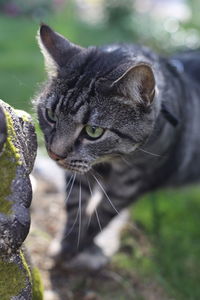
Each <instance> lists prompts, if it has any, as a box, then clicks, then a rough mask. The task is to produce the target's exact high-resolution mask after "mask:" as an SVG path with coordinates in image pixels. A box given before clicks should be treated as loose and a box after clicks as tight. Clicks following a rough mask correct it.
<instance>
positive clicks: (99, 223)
mask: <svg viewBox="0 0 200 300" xmlns="http://www.w3.org/2000/svg"><path fill="white" fill-rule="evenodd" d="M86 178H87V182H88V187H89V190H90V194H91V197H93V191H92V188H91V185H90V182H89V179H88V176H87V175H86ZM95 215H96V218H97V222H98V225H99V229H100V231H102V227H101V222H100V220H99V216H98V211H97V208H96V207H95ZM91 219H92V214H91V215H90V217H89V220H88V227H89V226H90V222H91Z"/></svg>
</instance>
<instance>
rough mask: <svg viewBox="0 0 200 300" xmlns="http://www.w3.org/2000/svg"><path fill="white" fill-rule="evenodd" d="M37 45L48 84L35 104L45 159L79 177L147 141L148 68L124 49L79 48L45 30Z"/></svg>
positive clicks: (151, 93) (151, 83)
mask: <svg viewBox="0 0 200 300" xmlns="http://www.w3.org/2000/svg"><path fill="white" fill-rule="evenodd" d="M38 40H39V44H40V48H41V50H42V53H43V54H44V58H45V63H46V67H47V71H48V74H49V80H48V82H47V83H46V85H45V86H44V88H43V90H42V91H41V93H40V95H39V96H38V99H37V101H36V102H37V110H38V116H39V122H40V126H41V128H42V130H43V133H44V136H45V142H46V147H47V151H48V153H49V155H50V157H51V158H53V159H54V160H55V161H57V163H58V164H59V165H60V166H62V167H64V168H66V169H69V170H72V171H77V172H80V173H84V172H87V171H88V170H89V169H90V168H91V166H93V165H94V164H97V163H100V162H106V161H110V160H111V159H112V158H114V157H117V156H120V155H124V154H128V153H131V152H133V151H134V150H135V149H136V148H137V147H138V145H141V144H143V143H144V142H145V141H146V140H147V138H148V137H149V135H150V134H151V132H152V129H153V126H154V122H155V109H154V102H155V101H154V98H155V78H154V73H153V70H152V67H151V66H150V64H148V63H146V62H144V61H138V59H137V57H134V55H133V53H131V51H130V49H128V47H126V46H120V45H115V46H107V47H106V46H105V47H89V48H82V47H79V46H77V45H74V44H72V43H70V42H69V41H68V40H67V39H65V38H64V37H63V36H61V35H59V34H57V33H55V32H54V31H53V30H52V29H51V28H50V27H48V26H47V25H42V26H41V28H40V32H39V37H38Z"/></svg>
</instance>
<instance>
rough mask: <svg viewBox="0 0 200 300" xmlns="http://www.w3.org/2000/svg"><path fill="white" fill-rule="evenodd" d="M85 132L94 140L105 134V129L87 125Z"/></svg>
mask: <svg viewBox="0 0 200 300" xmlns="http://www.w3.org/2000/svg"><path fill="white" fill-rule="evenodd" d="M85 132H86V134H87V135H88V137H90V138H92V139H98V138H100V137H101V136H102V134H103V133H104V129H103V128H101V127H96V126H90V125H86V126H85Z"/></svg>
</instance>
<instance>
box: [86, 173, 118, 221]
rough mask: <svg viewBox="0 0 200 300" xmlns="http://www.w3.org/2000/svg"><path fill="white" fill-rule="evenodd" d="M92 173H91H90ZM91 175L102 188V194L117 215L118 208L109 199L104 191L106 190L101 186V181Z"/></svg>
mask: <svg viewBox="0 0 200 300" xmlns="http://www.w3.org/2000/svg"><path fill="white" fill-rule="evenodd" d="M91 174H92V173H91ZM92 176H93V177H94V179H95V180H96V182H97V183H98V185H99V186H100V188H101V189H102V191H103V193H104V195H105V196H106V199H107V200H108V201H109V203H110V205H111V206H112V208H113V209H114V211H115V212H116V213H117V214H118V215H119V212H118V210H117V209H116V207H115V206H114V204H113V203H112V201H111V199H110V198H109V196H108V194H107V193H106V191H105V190H104V188H103V186H102V185H101V183H100V182H99V180H98V179H97V178H96V176H95V175H94V174H92Z"/></svg>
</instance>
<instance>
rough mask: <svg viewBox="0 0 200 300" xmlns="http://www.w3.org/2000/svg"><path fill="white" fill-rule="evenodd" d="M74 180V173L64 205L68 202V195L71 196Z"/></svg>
mask: <svg viewBox="0 0 200 300" xmlns="http://www.w3.org/2000/svg"><path fill="white" fill-rule="evenodd" d="M75 179H76V173H74V177H73V181H72V184H71V187H70V189H69V193H68V196H67V199H66V200H65V204H66V203H67V201H68V199H69V197H70V195H71V192H72V188H73V186H74V181H75Z"/></svg>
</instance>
